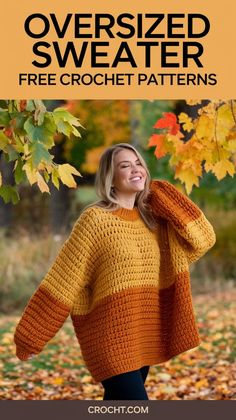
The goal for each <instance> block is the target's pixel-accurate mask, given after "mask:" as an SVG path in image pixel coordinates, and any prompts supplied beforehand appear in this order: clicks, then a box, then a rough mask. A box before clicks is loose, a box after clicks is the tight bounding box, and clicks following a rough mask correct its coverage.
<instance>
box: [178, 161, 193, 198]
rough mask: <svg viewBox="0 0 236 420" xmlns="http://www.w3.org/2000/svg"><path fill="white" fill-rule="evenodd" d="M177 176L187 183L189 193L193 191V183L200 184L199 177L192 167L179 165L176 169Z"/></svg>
mask: <svg viewBox="0 0 236 420" xmlns="http://www.w3.org/2000/svg"><path fill="white" fill-rule="evenodd" d="M177 178H178V179H180V181H182V182H183V183H185V186H186V191H187V194H190V193H191V191H192V187H193V185H196V186H197V187H198V186H199V179H198V177H197V175H196V174H195V173H194V172H193V169H192V168H191V167H189V168H186V169H183V166H182V165H178V166H177V167H176V171H175V179H177Z"/></svg>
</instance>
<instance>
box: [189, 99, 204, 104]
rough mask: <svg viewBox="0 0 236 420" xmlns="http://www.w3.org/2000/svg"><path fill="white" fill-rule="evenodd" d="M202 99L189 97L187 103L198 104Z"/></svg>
mask: <svg viewBox="0 0 236 420" xmlns="http://www.w3.org/2000/svg"><path fill="white" fill-rule="evenodd" d="M201 102H202V101H201V100H199V99H187V100H186V104H187V105H198V104H200V103H201Z"/></svg>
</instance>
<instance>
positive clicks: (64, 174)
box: [58, 163, 82, 188]
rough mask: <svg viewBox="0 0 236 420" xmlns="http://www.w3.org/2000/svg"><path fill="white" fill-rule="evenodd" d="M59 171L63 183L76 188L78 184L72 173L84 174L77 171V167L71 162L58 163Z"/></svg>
mask: <svg viewBox="0 0 236 420" xmlns="http://www.w3.org/2000/svg"><path fill="white" fill-rule="evenodd" d="M58 173H59V176H60V178H61V180H62V182H63V184H65V185H67V186H68V187H71V188H76V186H77V185H76V182H75V180H74V178H73V176H72V174H74V175H79V176H82V175H81V174H80V173H79V172H78V171H77V169H75V168H74V167H73V166H71V165H70V164H69V163H65V164H63V165H58Z"/></svg>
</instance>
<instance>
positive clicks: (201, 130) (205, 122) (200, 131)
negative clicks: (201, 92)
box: [196, 115, 215, 142]
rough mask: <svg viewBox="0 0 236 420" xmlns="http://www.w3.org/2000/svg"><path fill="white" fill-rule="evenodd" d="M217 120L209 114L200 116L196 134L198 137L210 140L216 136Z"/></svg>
mask: <svg viewBox="0 0 236 420" xmlns="http://www.w3.org/2000/svg"><path fill="white" fill-rule="evenodd" d="M214 134H215V122H214V119H212V118H209V117H208V116H207V115H201V116H200V117H199V120H198V123H197V126H196V136H197V138H198V139H205V140H207V141H208V142H210V141H211V140H212V139H213V138H214Z"/></svg>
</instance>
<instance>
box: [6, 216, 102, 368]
mask: <svg viewBox="0 0 236 420" xmlns="http://www.w3.org/2000/svg"><path fill="white" fill-rule="evenodd" d="M93 232H94V226H93V223H92V220H91V217H90V216H89V212H88V211H84V212H83V213H82V214H81V215H80V217H79V218H78V219H77V221H76V222H75V224H74V226H73V229H72V231H71V233H70V235H69V237H68V239H67V240H66V241H65V242H64V244H63V246H62V248H61V249H60V251H59V253H58V255H57V257H56V259H55V261H54V262H53V264H52V265H51V267H50V269H49V270H48V272H47V274H46V276H45V277H44V279H43V280H42V281H41V283H40V285H39V286H38V288H37V290H36V291H35V293H34V294H33V296H32V297H31V299H30V300H29V302H28V304H27V306H26V308H25V310H24V312H23V314H22V317H21V319H20V321H19V323H18V324H17V326H16V329H15V333H14V342H15V344H16V356H17V357H18V358H19V359H20V360H27V359H28V356H29V355H30V354H38V353H40V352H41V351H42V349H43V347H44V346H45V344H46V343H47V342H48V341H49V340H50V339H51V338H53V337H54V336H55V334H56V333H57V331H58V330H59V329H60V328H61V326H62V325H63V323H64V322H65V320H66V319H67V317H68V315H69V313H70V311H71V308H72V306H73V304H74V301H75V298H76V296H77V294H78V293H80V291H81V290H82V289H83V288H84V287H85V286H86V285H87V284H88V283H89V279H90V278H91V274H92V271H93V260H92V254H93V252H94V250H95V241H94V240H93V237H94V235H93Z"/></svg>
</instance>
